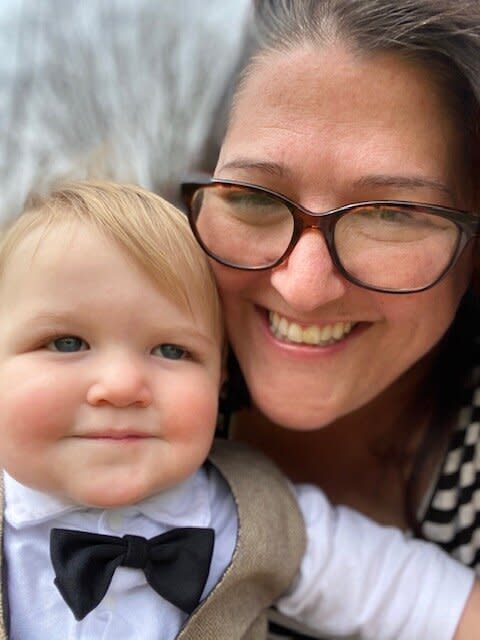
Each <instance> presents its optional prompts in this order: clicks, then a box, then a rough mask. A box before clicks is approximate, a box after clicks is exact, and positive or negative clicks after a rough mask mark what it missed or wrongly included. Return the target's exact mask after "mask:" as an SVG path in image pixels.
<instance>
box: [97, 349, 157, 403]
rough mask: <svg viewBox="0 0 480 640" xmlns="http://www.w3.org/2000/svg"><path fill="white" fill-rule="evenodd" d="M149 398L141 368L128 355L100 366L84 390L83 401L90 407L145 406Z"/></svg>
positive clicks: (149, 391)
mask: <svg viewBox="0 0 480 640" xmlns="http://www.w3.org/2000/svg"><path fill="white" fill-rule="evenodd" d="M152 399H153V398H152V391H151V387H150V384H149V381H148V377H147V375H146V373H145V371H144V370H143V367H142V366H141V364H140V363H135V362H134V361H132V360H130V359H129V358H128V357H122V358H115V359H112V360H111V361H110V362H108V363H106V364H104V365H103V366H102V365H100V366H99V370H98V373H97V374H96V375H95V376H94V381H93V382H92V384H91V385H90V387H89V389H88V391H87V402H88V403H89V404H91V405H94V406H101V405H112V406H115V407H129V406H137V407H148V406H149V405H150V404H151V403H152Z"/></svg>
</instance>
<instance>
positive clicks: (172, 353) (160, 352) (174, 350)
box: [152, 344, 190, 360]
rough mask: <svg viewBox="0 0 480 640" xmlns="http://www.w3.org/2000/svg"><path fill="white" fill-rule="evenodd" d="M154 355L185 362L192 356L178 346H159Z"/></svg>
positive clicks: (153, 351) (154, 350)
mask: <svg viewBox="0 0 480 640" xmlns="http://www.w3.org/2000/svg"><path fill="white" fill-rule="evenodd" d="M152 353H153V355H155V356H162V357H163V358H168V359H169V360H184V359H185V358H188V357H189V356H190V353H189V352H188V351H187V350H186V349H184V348H183V347H179V346H178V345H176V344H159V345H158V347H155V348H154V349H153V350H152Z"/></svg>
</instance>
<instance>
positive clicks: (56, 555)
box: [50, 527, 215, 620]
mask: <svg viewBox="0 0 480 640" xmlns="http://www.w3.org/2000/svg"><path fill="white" fill-rule="evenodd" d="M214 536H215V534H214V532H213V530H212V529H202V528H195V527H185V528H181V529H173V530H171V531H167V533H163V534H162V535H160V536H156V537H155V538H150V540H147V538H143V537H142V536H131V535H126V536H123V538H119V537H117V536H106V535H101V534H97V533H88V532H85V531H71V530H69V529H52V531H51V533H50V556H51V559H52V564H53V568H54V570H55V575H56V578H55V584H56V586H57V588H58V590H59V591H60V593H61V595H62V597H63V599H64V600H65V602H66V603H67V604H68V606H69V607H70V609H71V610H72V611H73V614H74V616H75V618H76V619H77V620H81V619H82V618H84V617H85V616H86V615H87V614H88V613H90V611H92V609H95V607H96V606H97V605H98V604H99V602H100V601H101V600H102V598H103V597H104V595H105V593H106V592H107V589H108V587H109V585H110V582H111V580H112V577H113V574H114V572H115V569H116V568H117V567H120V566H122V567H132V568H134V569H142V570H143V571H144V573H145V577H146V578H147V582H148V583H149V584H150V586H151V587H153V589H155V591H156V592H157V593H159V594H160V595H161V596H162V597H163V598H165V599H166V600H168V601H169V602H171V603H172V604H174V605H175V606H177V607H178V608H179V609H182V611H185V612H186V613H191V612H192V611H193V610H194V609H195V607H196V606H197V604H198V602H199V600H200V597H201V595H202V592H203V589H204V587H205V582H206V581H207V577H208V572H209V569H210V560H211V558H212V551H213V540H214Z"/></svg>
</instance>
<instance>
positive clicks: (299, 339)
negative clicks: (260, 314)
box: [268, 311, 353, 346]
mask: <svg viewBox="0 0 480 640" xmlns="http://www.w3.org/2000/svg"><path fill="white" fill-rule="evenodd" d="M268 317H269V320H270V330H271V331H272V333H273V334H274V335H275V336H276V337H277V338H279V339H280V340H284V341H285V342H295V343H296V344H310V345H319V346H326V345H329V344H333V343H334V342H338V341H339V340H342V339H343V338H345V336H347V335H348V334H349V333H350V331H351V330H352V328H353V324H352V323H351V322H336V323H335V324H327V325H324V326H323V327H320V326H318V325H315V324H312V325H310V326H308V327H301V326H300V325H299V324H297V323H296V322H289V321H288V320H287V319H286V318H284V317H282V316H280V315H279V314H278V313H277V312H276V311H270V312H269V314H268Z"/></svg>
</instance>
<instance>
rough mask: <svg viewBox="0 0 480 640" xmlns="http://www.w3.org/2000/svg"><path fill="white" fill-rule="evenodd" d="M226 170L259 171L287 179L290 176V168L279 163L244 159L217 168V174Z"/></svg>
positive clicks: (237, 159)
mask: <svg viewBox="0 0 480 640" xmlns="http://www.w3.org/2000/svg"><path fill="white" fill-rule="evenodd" d="M224 169H257V170H260V171H264V172H265V173H270V174H272V175H274V176H279V177H285V176H287V175H289V174H290V170H289V168H288V167H286V166H285V165H283V164H280V163H278V162H269V161H267V160H255V159H253V158H242V157H240V158H236V159H235V160H231V161H230V162H226V163H225V164H222V165H221V166H220V167H218V168H217V172H218V171H223V170H224Z"/></svg>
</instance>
